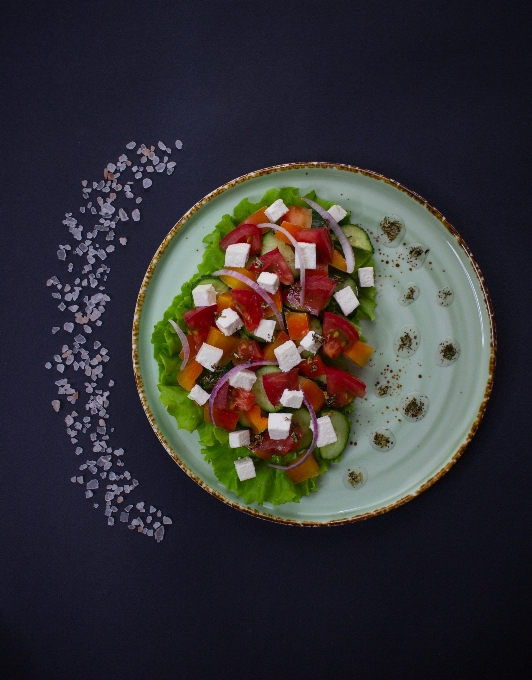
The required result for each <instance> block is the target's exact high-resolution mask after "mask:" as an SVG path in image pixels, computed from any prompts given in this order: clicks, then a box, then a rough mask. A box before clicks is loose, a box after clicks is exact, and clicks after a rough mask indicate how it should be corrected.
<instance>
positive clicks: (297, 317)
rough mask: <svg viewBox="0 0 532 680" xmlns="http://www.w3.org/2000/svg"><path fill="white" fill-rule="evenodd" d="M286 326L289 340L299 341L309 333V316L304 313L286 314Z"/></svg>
mask: <svg viewBox="0 0 532 680" xmlns="http://www.w3.org/2000/svg"><path fill="white" fill-rule="evenodd" d="M285 319H286V326H287V328H288V335H289V336H290V340H293V341H294V342H296V341H298V340H301V339H303V338H304V337H305V335H306V334H307V333H308V332H309V331H310V325H309V316H308V314H307V313H306V312H287V313H286V315H285Z"/></svg>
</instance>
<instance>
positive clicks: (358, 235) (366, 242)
mask: <svg viewBox="0 0 532 680" xmlns="http://www.w3.org/2000/svg"><path fill="white" fill-rule="evenodd" d="M341 229H342V231H343V232H344V234H345V235H346V236H347V240H348V241H349V243H350V244H351V245H352V246H353V248H358V249H359V250H365V251H366V252H369V253H373V244H372V243H371V240H370V238H369V236H368V235H367V233H366V232H365V231H364V229H362V227H360V226H359V225H358V224H346V225H345V227H341Z"/></svg>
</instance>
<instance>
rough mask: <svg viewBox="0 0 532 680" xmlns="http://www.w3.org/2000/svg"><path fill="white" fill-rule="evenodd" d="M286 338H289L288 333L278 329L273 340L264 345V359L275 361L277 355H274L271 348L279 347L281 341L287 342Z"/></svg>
mask: <svg viewBox="0 0 532 680" xmlns="http://www.w3.org/2000/svg"><path fill="white" fill-rule="evenodd" d="M288 340H290V338H289V337H288V335H287V334H286V333H285V332H284V331H279V333H278V334H277V337H276V338H275V340H274V341H273V342H270V343H269V344H267V345H266V347H265V348H264V358H265V360H266V361H277V357H276V356H275V354H274V352H273V350H274V349H277V347H280V346H281V345H282V344H283V343H285V342H287V341H288Z"/></svg>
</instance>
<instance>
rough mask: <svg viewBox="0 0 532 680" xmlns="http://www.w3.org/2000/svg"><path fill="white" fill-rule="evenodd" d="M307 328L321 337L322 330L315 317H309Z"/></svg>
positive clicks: (319, 322)
mask: <svg viewBox="0 0 532 680" xmlns="http://www.w3.org/2000/svg"><path fill="white" fill-rule="evenodd" d="M309 326H310V330H311V331H314V333H317V334H318V335H323V328H322V325H321V321H320V320H319V319H318V317H317V316H311V317H310V321H309Z"/></svg>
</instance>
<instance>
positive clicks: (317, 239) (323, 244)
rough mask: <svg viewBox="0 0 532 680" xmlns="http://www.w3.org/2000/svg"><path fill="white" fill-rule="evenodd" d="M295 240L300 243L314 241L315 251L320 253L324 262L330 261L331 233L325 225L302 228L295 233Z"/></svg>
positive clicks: (331, 248) (331, 253)
mask: <svg viewBox="0 0 532 680" xmlns="http://www.w3.org/2000/svg"><path fill="white" fill-rule="evenodd" d="M297 240H298V241H301V242H302V243H315V244H316V253H317V254H318V255H320V257H321V258H322V259H323V261H324V262H327V263H330V262H332V257H333V252H332V251H333V244H332V239H331V233H330V231H329V230H328V229H327V227H316V228H315V229H302V230H301V231H300V232H299V234H298V235H297Z"/></svg>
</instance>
